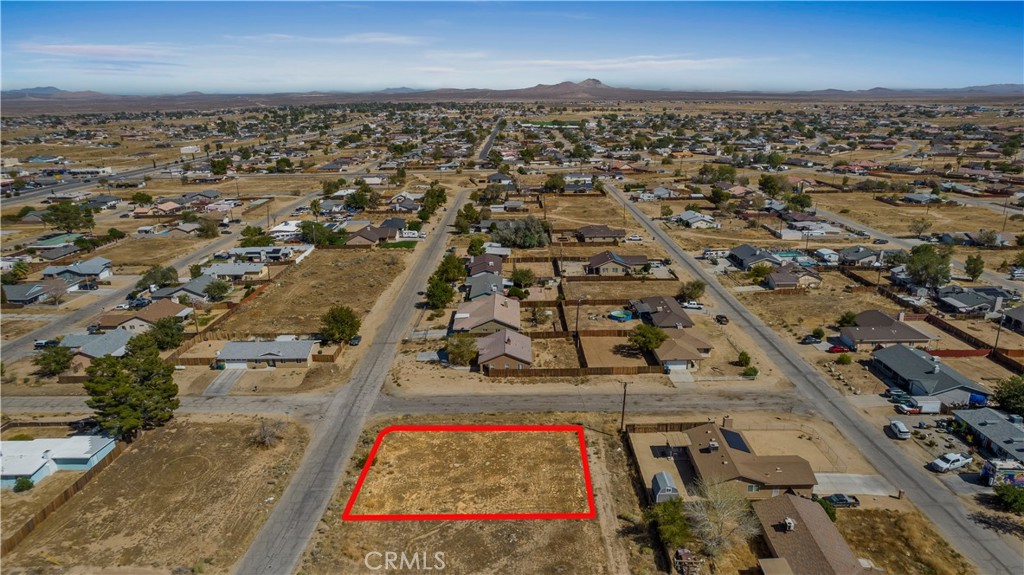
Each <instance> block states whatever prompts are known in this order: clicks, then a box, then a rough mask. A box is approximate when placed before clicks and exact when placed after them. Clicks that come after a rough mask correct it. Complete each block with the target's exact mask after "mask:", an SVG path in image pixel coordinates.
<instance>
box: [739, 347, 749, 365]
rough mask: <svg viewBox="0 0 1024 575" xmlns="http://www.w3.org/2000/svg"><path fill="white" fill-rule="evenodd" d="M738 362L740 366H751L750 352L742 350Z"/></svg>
mask: <svg viewBox="0 0 1024 575" xmlns="http://www.w3.org/2000/svg"><path fill="white" fill-rule="evenodd" d="M736 363H737V364H738V365H739V366H740V367H749V366H750V354H749V353H747V352H745V351H741V352H740V356H739V357H738V358H736Z"/></svg>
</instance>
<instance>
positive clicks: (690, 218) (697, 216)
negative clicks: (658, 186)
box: [675, 210, 722, 229]
mask: <svg viewBox="0 0 1024 575" xmlns="http://www.w3.org/2000/svg"><path fill="white" fill-rule="evenodd" d="M675 220H676V221H677V222H680V223H682V224H683V225H685V226H686V227H688V228H697V229H709V228H714V229H717V228H720V227H722V224H720V223H718V222H716V221H715V218H713V217H711V216H708V215H705V214H702V213H700V212H695V211H693V210H686V211H685V212H683V213H681V214H679V215H678V216H677V217H676V218H675Z"/></svg>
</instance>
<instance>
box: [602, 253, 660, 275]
mask: <svg viewBox="0 0 1024 575" xmlns="http://www.w3.org/2000/svg"><path fill="white" fill-rule="evenodd" d="M646 265H647V256H622V255H619V254H617V253H615V252H612V251H603V252H601V253H599V254H597V255H594V256H591V257H590V259H589V260H588V261H587V273H588V274H592V275H599V276H625V275H632V274H635V273H638V272H640V271H641V270H642V269H643V268H644V266H646Z"/></svg>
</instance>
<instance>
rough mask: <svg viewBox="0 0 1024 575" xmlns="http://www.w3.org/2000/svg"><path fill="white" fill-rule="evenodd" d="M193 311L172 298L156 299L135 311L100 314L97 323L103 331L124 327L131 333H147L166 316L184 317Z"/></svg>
mask: <svg viewBox="0 0 1024 575" xmlns="http://www.w3.org/2000/svg"><path fill="white" fill-rule="evenodd" d="M191 313H192V308H190V307H188V306H185V305H181V304H179V303H177V302H175V301H173V300H170V299H160V300H156V301H154V302H153V303H151V304H149V305H148V306H146V307H144V308H142V309H139V310H137V311H134V312H113V313H107V314H103V315H102V316H100V318H99V320H98V321H97V324H98V325H99V328H100V329H101V330H103V331H107V330H112V329H123V330H125V331H127V332H130V333H145V332H147V331H149V330H150V328H152V327H153V324H155V323H156V322H157V321H159V320H161V319H164V318H166V317H176V318H180V319H184V318H186V317H188V316H189V315H190V314H191Z"/></svg>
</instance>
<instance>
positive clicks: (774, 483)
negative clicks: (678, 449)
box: [685, 418, 818, 499]
mask: <svg viewBox="0 0 1024 575" xmlns="http://www.w3.org/2000/svg"><path fill="white" fill-rule="evenodd" d="M723 424H724V425H722V426H719V425H718V424H717V423H706V424H704V425H700V426H697V427H694V428H692V429H688V430H686V431H685V433H686V435H687V436H688V437H689V439H690V445H689V446H687V447H686V452H687V455H688V456H689V459H690V463H691V464H692V465H693V469H694V472H695V473H696V475H697V478H698V479H701V480H703V481H709V482H722V481H729V482H731V483H732V484H733V485H734V486H735V488H736V490H737V491H739V492H740V493H741V494H742V495H743V496H744V497H746V498H747V499H766V498H768V497H774V496H777V495H781V494H783V493H794V494H796V495H802V496H804V497H810V496H811V490H812V489H813V488H814V486H815V485H817V484H818V480H817V479H815V477H814V471H813V470H812V469H811V464H810V463H808V462H807V460H806V459H804V458H803V457H800V456H798V455H757V454H756V453H754V450H753V449H752V448H751V447H750V443H749V442H748V441H747V438H746V437H744V436H743V433H742V432H740V431H737V430H735V429H732V420H731V419H728V418H727V419H725V420H724V421H723Z"/></svg>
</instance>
